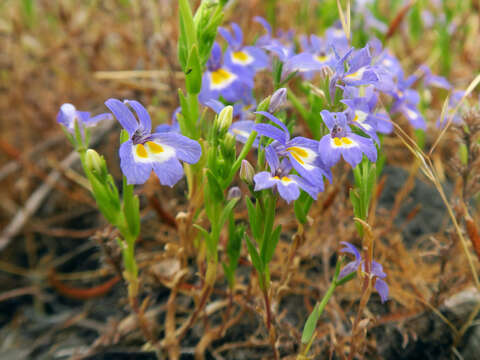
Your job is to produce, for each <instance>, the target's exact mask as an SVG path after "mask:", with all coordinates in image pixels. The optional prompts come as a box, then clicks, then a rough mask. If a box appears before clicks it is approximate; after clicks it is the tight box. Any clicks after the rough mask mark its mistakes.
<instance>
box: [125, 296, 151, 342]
mask: <svg viewBox="0 0 480 360" xmlns="http://www.w3.org/2000/svg"><path fill="white" fill-rule="evenodd" d="M148 300H149V299H148V298H146V299H145V301H144V302H143V303H142V306H139V304H138V298H137V297H134V298H130V306H131V307H132V309H133V311H134V312H135V314H136V315H137V318H138V324H139V325H140V330H141V331H142V334H143V336H144V337H145V339H146V340H147V341H148V342H150V344H155V343H156V342H157V341H156V339H155V338H154V336H153V334H152V331H151V330H150V325H149V324H148V320H147V319H146V318H145V309H146V308H147V305H148Z"/></svg>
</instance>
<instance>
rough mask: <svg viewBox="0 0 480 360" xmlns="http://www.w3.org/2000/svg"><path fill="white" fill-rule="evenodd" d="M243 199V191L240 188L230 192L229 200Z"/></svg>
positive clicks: (231, 189)
mask: <svg viewBox="0 0 480 360" xmlns="http://www.w3.org/2000/svg"><path fill="white" fill-rule="evenodd" d="M241 197H242V191H241V190H240V188H239V187H238V186H234V187H232V188H230V190H228V193H227V200H232V199H239V198H241Z"/></svg>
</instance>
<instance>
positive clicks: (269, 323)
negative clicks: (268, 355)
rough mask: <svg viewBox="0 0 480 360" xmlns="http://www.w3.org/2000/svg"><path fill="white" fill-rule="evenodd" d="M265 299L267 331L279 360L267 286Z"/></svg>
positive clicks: (275, 355) (264, 291)
mask: <svg viewBox="0 0 480 360" xmlns="http://www.w3.org/2000/svg"><path fill="white" fill-rule="evenodd" d="M265 282H266V281H265ZM263 299H264V301H265V312H266V325H267V330H268V333H269V338H270V344H271V345H272V349H273V356H274V358H275V360H277V359H278V352H277V349H276V347H275V342H276V335H275V328H274V327H272V321H273V316H272V310H271V308H270V299H269V296H268V290H267V288H266V286H265V287H264V290H263Z"/></svg>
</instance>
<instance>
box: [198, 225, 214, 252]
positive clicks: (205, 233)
mask: <svg viewBox="0 0 480 360" xmlns="http://www.w3.org/2000/svg"><path fill="white" fill-rule="evenodd" d="M193 227H194V228H195V229H197V230H199V231H200V233H201V234H202V235H203V237H204V238H205V242H206V244H207V251H208V253H209V254H215V253H216V251H217V243H216V241H215V240H214V239H212V237H211V236H210V233H209V232H208V231H207V230H205V229H204V228H203V227H202V226H200V225H198V224H193Z"/></svg>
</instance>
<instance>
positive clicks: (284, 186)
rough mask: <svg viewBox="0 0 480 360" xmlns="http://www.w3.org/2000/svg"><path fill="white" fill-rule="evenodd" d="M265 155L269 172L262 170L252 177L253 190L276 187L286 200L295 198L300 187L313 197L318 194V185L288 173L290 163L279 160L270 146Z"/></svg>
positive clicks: (298, 193) (289, 200)
mask: <svg viewBox="0 0 480 360" xmlns="http://www.w3.org/2000/svg"><path fill="white" fill-rule="evenodd" d="M265 155H266V158H267V161H268V165H269V166H270V172H268V171H262V172H260V173H258V174H256V175H255V176H254V177H253V181H254V183H255V188H254V190H255V191H260V190H264V189H270V188H276V189H277V191H278V193H279V195H280V196H281V197H282V198H283V199H284V200H285V201H286V202H287V203H290V202H292V201H293V200H297V199H298V197H299V196H300V189H302V190H304V191H305V192H306V193H307V194H309V195H310V196H311V197H312V198H313V199H316V198H317V196H318V192H319V189H318V187H316V186H314V185H312V184H310V183H309V182H308V181H307V180H305V179H303V178H301V177H300V176H298V175H294V174H290V172H291V170H292V165H291V163H290V162H289V161H288V160H287V159H286V158H284V159H283V160H282V161H281V162H280V160H279V158H278V156H277V153H276V152H275V150H274V149H273V148H272V147H268V146H267V147H266V148H265Z"/></svg>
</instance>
